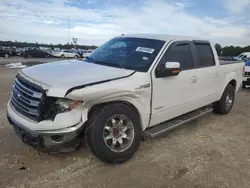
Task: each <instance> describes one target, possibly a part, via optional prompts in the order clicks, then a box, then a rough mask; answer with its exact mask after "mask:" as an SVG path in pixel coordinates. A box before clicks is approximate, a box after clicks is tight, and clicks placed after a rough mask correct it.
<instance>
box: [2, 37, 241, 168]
mask: <svg viewBox="0 0 250 188" xmlns="http://www.w3.org/2000/svg"><path fill="white" fill-rule="evenodd" d="M48 70H49V71H48ZM243 70H244V63H243V62H240V61H231V62H230V63H228V62H225V61H219V59H218V55H217V52H216V50H215V48H214V46H213V45H211V44H210V42H209V41H206V40H200V39H195V38H191V37H178V36H169V35H145V34H144V35H124V36H119V37H116V38H113V39H111V40H110V41H108V42H107V43H105V44H103V45H102V46H100V47H99V48H97V49H96V50H95V51H94V52H93V53H91V54H90V55H89V56H88V57H86V58H85V59H84V62H83V61H77V60H67V61H59V62H54V63H46V64H42V65H39V66H32V67H29V68H25V69H22V70H21V71H19V73H18V74H17V76H16V78H15V80H14V83H13V91H12V95H11V96H10V100H9V102H8V104H7V117H8V120H9V122H10V124H12V125H13V128H14V129H15V130H16V133H17V134H18V135H19V136H20V138H21V140H22V141H23V142H25V143H27V144H29V145H32V146H33V147H35V148H36V149H51V150H52V151H53V149H56V148H57V149H59V148H63V147H69V145H71V146H78V145H79V143H81V142H82V141H84V140H85V141H86V145H87V146H88V148H89V150H90V151H91V152H92V153H93V155H94V156H96V157H98V158H99V159H101V160H102V161H104V162H107V163H111V164H116V163H122V162H125V161H127V160H129V159H130V158H131V157H132V156H133V154H134V153H135V152H136V151H137V149H138V148H139V145H140V142H141V140H142V138H144V139H152V138H154V137H156V136H158V135H161V134H162V133H165V132H167V131H170V130H172V129H174V128H176V127H178V126H180V125H183V124H184V123H187V122H189V121H191V120H194V119H196V118H198V117H201V116H203V115H205V114H207V113H210V112H212V111H214V112H216V113H218V114H228V113H229V112H230V111H231V109H232V107H233V104H234V100H235V92H237V91H238V90H239V89H240V87H241V84H242V71H243ZM183 132H185V131H183ZM83 137H84V138H83ZM166 144H167V143H166Z"/></svg>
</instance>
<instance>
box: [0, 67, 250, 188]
mask: <svg viewBox="0 0 250 188" xmlns="http://www.w3.org/2000/svg"><path fill="white" fill-rule="evenodd" d="M16 72H17V70H16V69H5V68H3V67H0V104H1V109H0V148H1V152H0V187H25V188H26V187H27V188H28V187H35V188H37V187H39V188H43V187H44V188H51V187H65V188H68V187H72V188H75V187H84V188H88V187H91V188H92V187H97V188H104V187H107V188H113V187H114V188H117V187H122V188H124V187H128V188H131V187H136V188H137V187H145V188H151V187H152V188H165V187H181V188H183V187H203V188H207V187H222V188H224V187H232V188H236V187H237V188H240V187H250V119H249V117H250V108H249V107H250V89H245V90H243V91H242V92H240V93H237V97H236V104H235V106H234V108H233V110H232V112H231V113H230V114H228V115H225V116H220V115H215V114H213V113H211V114H208V115H207V116H204V117H203V118H201V119H198V120H195V121H193V122H191V123H189V124H186V125H184V126H182V127H180V128H178V129H175V130H173V131H171V132H169V133H167V134H164V135H163V136H161V137H158V138H155V139H153V140H151V141H143V142H141V146H140V149H139V151H138V152H137V153H136V154H135V156H134V157H133V158H132V159H131V160H130V161H128V162H127V163H125V164H122V165H118V166H116V165H107V164H104V163H102V162H100V161H99V160H97V159H95V158H94V157H92V155H90V153H89V152H88V151H87V149H86V148H80V149H79V150H77V151H75V152H72V153H68V154H60V155H48V154H46V153H39V152H37V151H35V150H34V149H33V148H31V147H29V146H27V145H25V144H23V143H22V142H21V141H20V140H19V138H18V137H17V136H16V134H15V133H14V131H13V129H12V127H11V125H9V123H8V122H7V120H6V104H7V100H8V98H9V96H10V92H11V87H12V86H11V84H12V81H13V78H14V76H15V74H16Z"/></svg>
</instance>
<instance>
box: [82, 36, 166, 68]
mask: <svg viewBox="0 0 250 188" xmlns="http://www.w3.org/2000/svg"><path fill="white" fill-rule="evenodd" d="M164 43H165V41H161V40H153V39H142V38H126V37H118V38H114V39H112V40H110V41H108V42H106V43H105V44H103V45H102V46H100V47H99V48H97V49H96V50H95V51H93V52H92V53H91V54H90V55H89V56H88V57H87V58H85V59H84V61H86V62H91V63H97V64H101V65H106V66H113V67H119V68H125V69H132V70H136V71H141V72H146V71H148V69H149V67H150V65H151V64H152V63H153V61H154V59H155V57H156V56H157V54H158V53H159V51H160V49H161V48H162V46H163V45H164Z"/></svg>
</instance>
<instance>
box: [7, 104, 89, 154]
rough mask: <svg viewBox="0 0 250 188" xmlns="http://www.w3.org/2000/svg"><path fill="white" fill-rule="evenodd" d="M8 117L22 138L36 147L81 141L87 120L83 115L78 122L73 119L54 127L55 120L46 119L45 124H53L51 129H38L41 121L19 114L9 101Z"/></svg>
mask: <svg viewBox="0 0 250 188" xmlns="http://www.w3.org/2000/svg"><path fill="white" fill-rule="evenodd" d="M83 114H84V113H82V112H81V113H80V114H79V115H80V116H82V115H83ZM65 115H66V114H65ZM66 117H67V116H66ZM7 118H8V121H9V123H10V124H11V125H12V126H13V128H14V130H15V132H16V133H17V135H18V136H19V137H20V138H21V140H22V141H23V142H25V143H26V144H28V145H30V146H32V147H34V148H36V149H61V148H64V147H67V146H71V145H77V144H78V143H79V142H80V141H81V138H80V133H81V132H82V130H83V128H84V123H85V121H86V120H87V119H86V118H82V117H81V118H80V119H79V121H78V122H77V123H76V124H75V122H74V121H73V122H72V123H71V124H68V126H66V127H63V128H58V129H55V128H54V127H53V122H50V121H44V122H43V125H44V126H45V127H48V126H51V127H50V129H48V128H47V130H46V129H43V130H36V129H35V128H36V127H40V126H41V125H38V124H39V123H41V122H39V123H38V122H34V121H31V120H29V119H27V118H25V117H23V116H22V115H20V114H18V112H16V111H15V110H14V109H13V108H12V107H11V104H10V103H8V106H7ZM63 119H64V118H63ZM67 122H68V123H69V122H70V121H69V120H68V121H67ZM46 123H47V124H46Z"/></svg>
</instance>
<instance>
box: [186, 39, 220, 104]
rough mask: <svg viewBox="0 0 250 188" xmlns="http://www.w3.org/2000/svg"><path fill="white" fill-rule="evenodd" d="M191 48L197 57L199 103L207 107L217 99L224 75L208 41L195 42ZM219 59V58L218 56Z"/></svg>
mask: <svg viewBox="0 0 250 188" xmlns="http://www.w3.org/2000/svg"><path fill="white" fill-rule="evenodd" d="M191 48H192V49H193V52H194V57H195V61H194V62H195V68H196V70H197V73H196V76H197V84H198V87H199V93H198V94H199V96H198V97H197V99H199V103H201V104H203V105H207V104H209V103H212V102H214V101H215V99H216V98H217V94H218V93H219V90H220V88H221V84H222V80H223V79H222V78H221V77H222V75H221V72H220V71H219V65H216V61H215V53H216V52H213V49H212V47H211V44H210V43H209V42H207V41H193V42H192V43H191ZM216 58H217V56H216Z"/></svg>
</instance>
